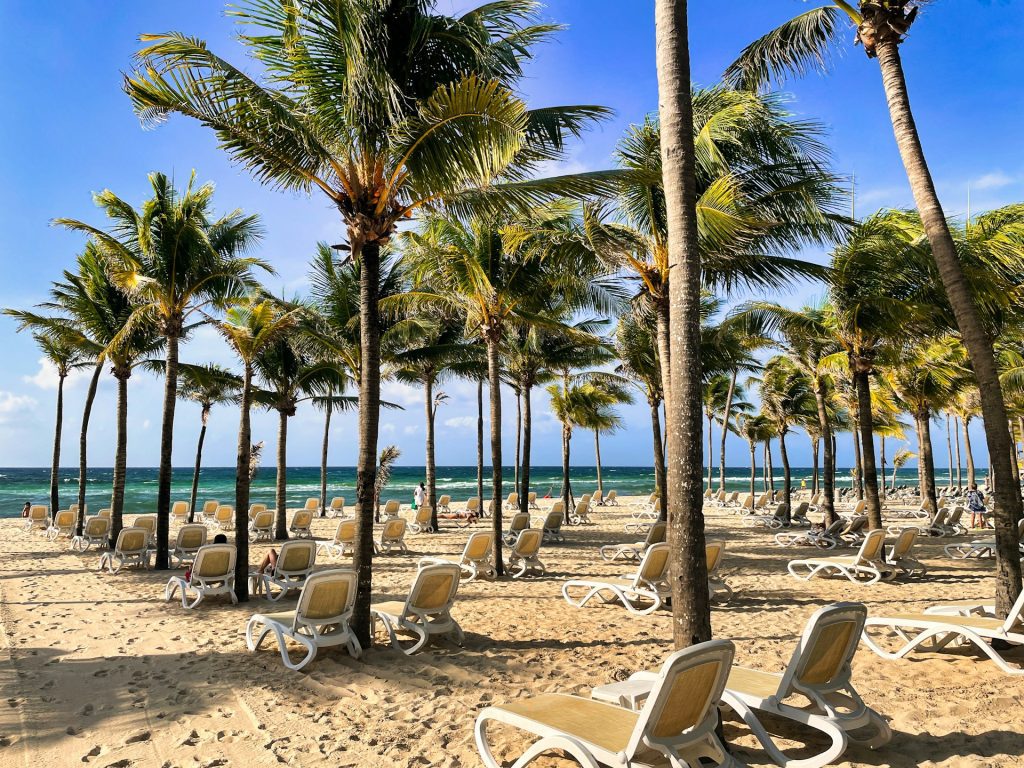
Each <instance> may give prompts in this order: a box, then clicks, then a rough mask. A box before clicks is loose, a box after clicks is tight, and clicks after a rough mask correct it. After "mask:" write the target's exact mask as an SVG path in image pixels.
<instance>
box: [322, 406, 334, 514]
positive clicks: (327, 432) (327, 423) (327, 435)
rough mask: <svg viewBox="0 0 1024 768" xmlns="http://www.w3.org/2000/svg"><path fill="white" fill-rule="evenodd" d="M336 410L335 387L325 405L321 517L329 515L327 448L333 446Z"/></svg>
mask: <svg viewBox="0 0 1024 768" xmlns="http://www.w3.org/2000/svg"><path fill="white" fill-rule="evenodd" d="M333 412H334V389H333V388H331V389H330V390H328V392H327V404H326V405H325V406H324V439H323V442H322V443H321V444H320V517H326V516H327V449H328V448H330V446H331V415H332V413H333Z"/></svg>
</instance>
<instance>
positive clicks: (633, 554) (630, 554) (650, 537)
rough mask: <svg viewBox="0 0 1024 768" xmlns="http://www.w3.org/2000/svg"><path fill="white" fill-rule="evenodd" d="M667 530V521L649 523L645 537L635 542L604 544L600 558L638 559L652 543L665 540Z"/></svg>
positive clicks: (608, 559)
mask: <svg viewBox="0 0 1024 768" xmlns="http://www.w3.org/2000/svg"><path fill="white" fill-rule="evenodd" d="M667 531H668V523H666V522H665V521H663V520H662V521H659V522H657V523H654V524H653V525H651V527H650V528H649V529H648V530H647V538H645V539H644V540H643V541H638V542H636V543H635V544H605V545H604V546H603V547H601V549H600V550H599V551H600V553H601V559H602V560H607V561H609V562H611V561H613V560H618V559H620V558H621V559H622V560H640V559H641V558H642V557H643V556H644V554H646V552H647V550H648V549H649V548H650V546H651V545H652V544H660V543H662V542H663V541H665V536H666V533H667Z"/></svg>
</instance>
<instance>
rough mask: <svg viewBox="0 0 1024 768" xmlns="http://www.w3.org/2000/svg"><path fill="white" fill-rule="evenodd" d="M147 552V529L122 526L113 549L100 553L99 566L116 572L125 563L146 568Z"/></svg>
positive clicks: (147, 563)
mask: <svg viewBox="0 0 1024 768" xmlns="http://www.w3.org/2000/svg"><path fill="white" fill-rule="evenodd" d="M149 552H150V550H149V531H147V530H146V529H145V528H136V527H134V526H129V527H128V528H122V529H121V532H120V533H119V534H117V541H116V542H115V543H114V549H113V551H112V552H104V553H103V554H102V555H100V565H99V568H100V570H103V569H104V568H106V569H107V570H108V571H109V572H110V573H117V572H118V571H120V570H121V568H123V567H124V566H126V565H136V566H139V567H142V568H148V567H149Z"/></svg>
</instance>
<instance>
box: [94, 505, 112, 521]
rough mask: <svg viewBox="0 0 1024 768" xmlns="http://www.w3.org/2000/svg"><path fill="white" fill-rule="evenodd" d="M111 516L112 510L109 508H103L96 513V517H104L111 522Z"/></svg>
mask: <svg viewBox="0 0 1024 768" xmlns="http://www.w3.org/2000/svg"><path fill="white" fill-rule="evenodd" d="M113 515H114V510H112V509H111V508H110V507H104V508H103V509H101V510H100V511H99V512H97V513H96V517H105V518H107V520H112V519H113Z"/></svg>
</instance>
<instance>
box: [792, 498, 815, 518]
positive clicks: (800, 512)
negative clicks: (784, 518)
mask: <svg viewBox="0 0 1024 768" xmlns="http://www.w3.org/2000/svg"><path fill="white" fill-rule="evenodd" d="M810 508H811V502H809V501H801V502H800V504H799V506H798V507H797V508H796V512H794V513H793V519H794V520H797V519H803V518H806V517H807V510H808V509H810Z"/></svg>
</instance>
